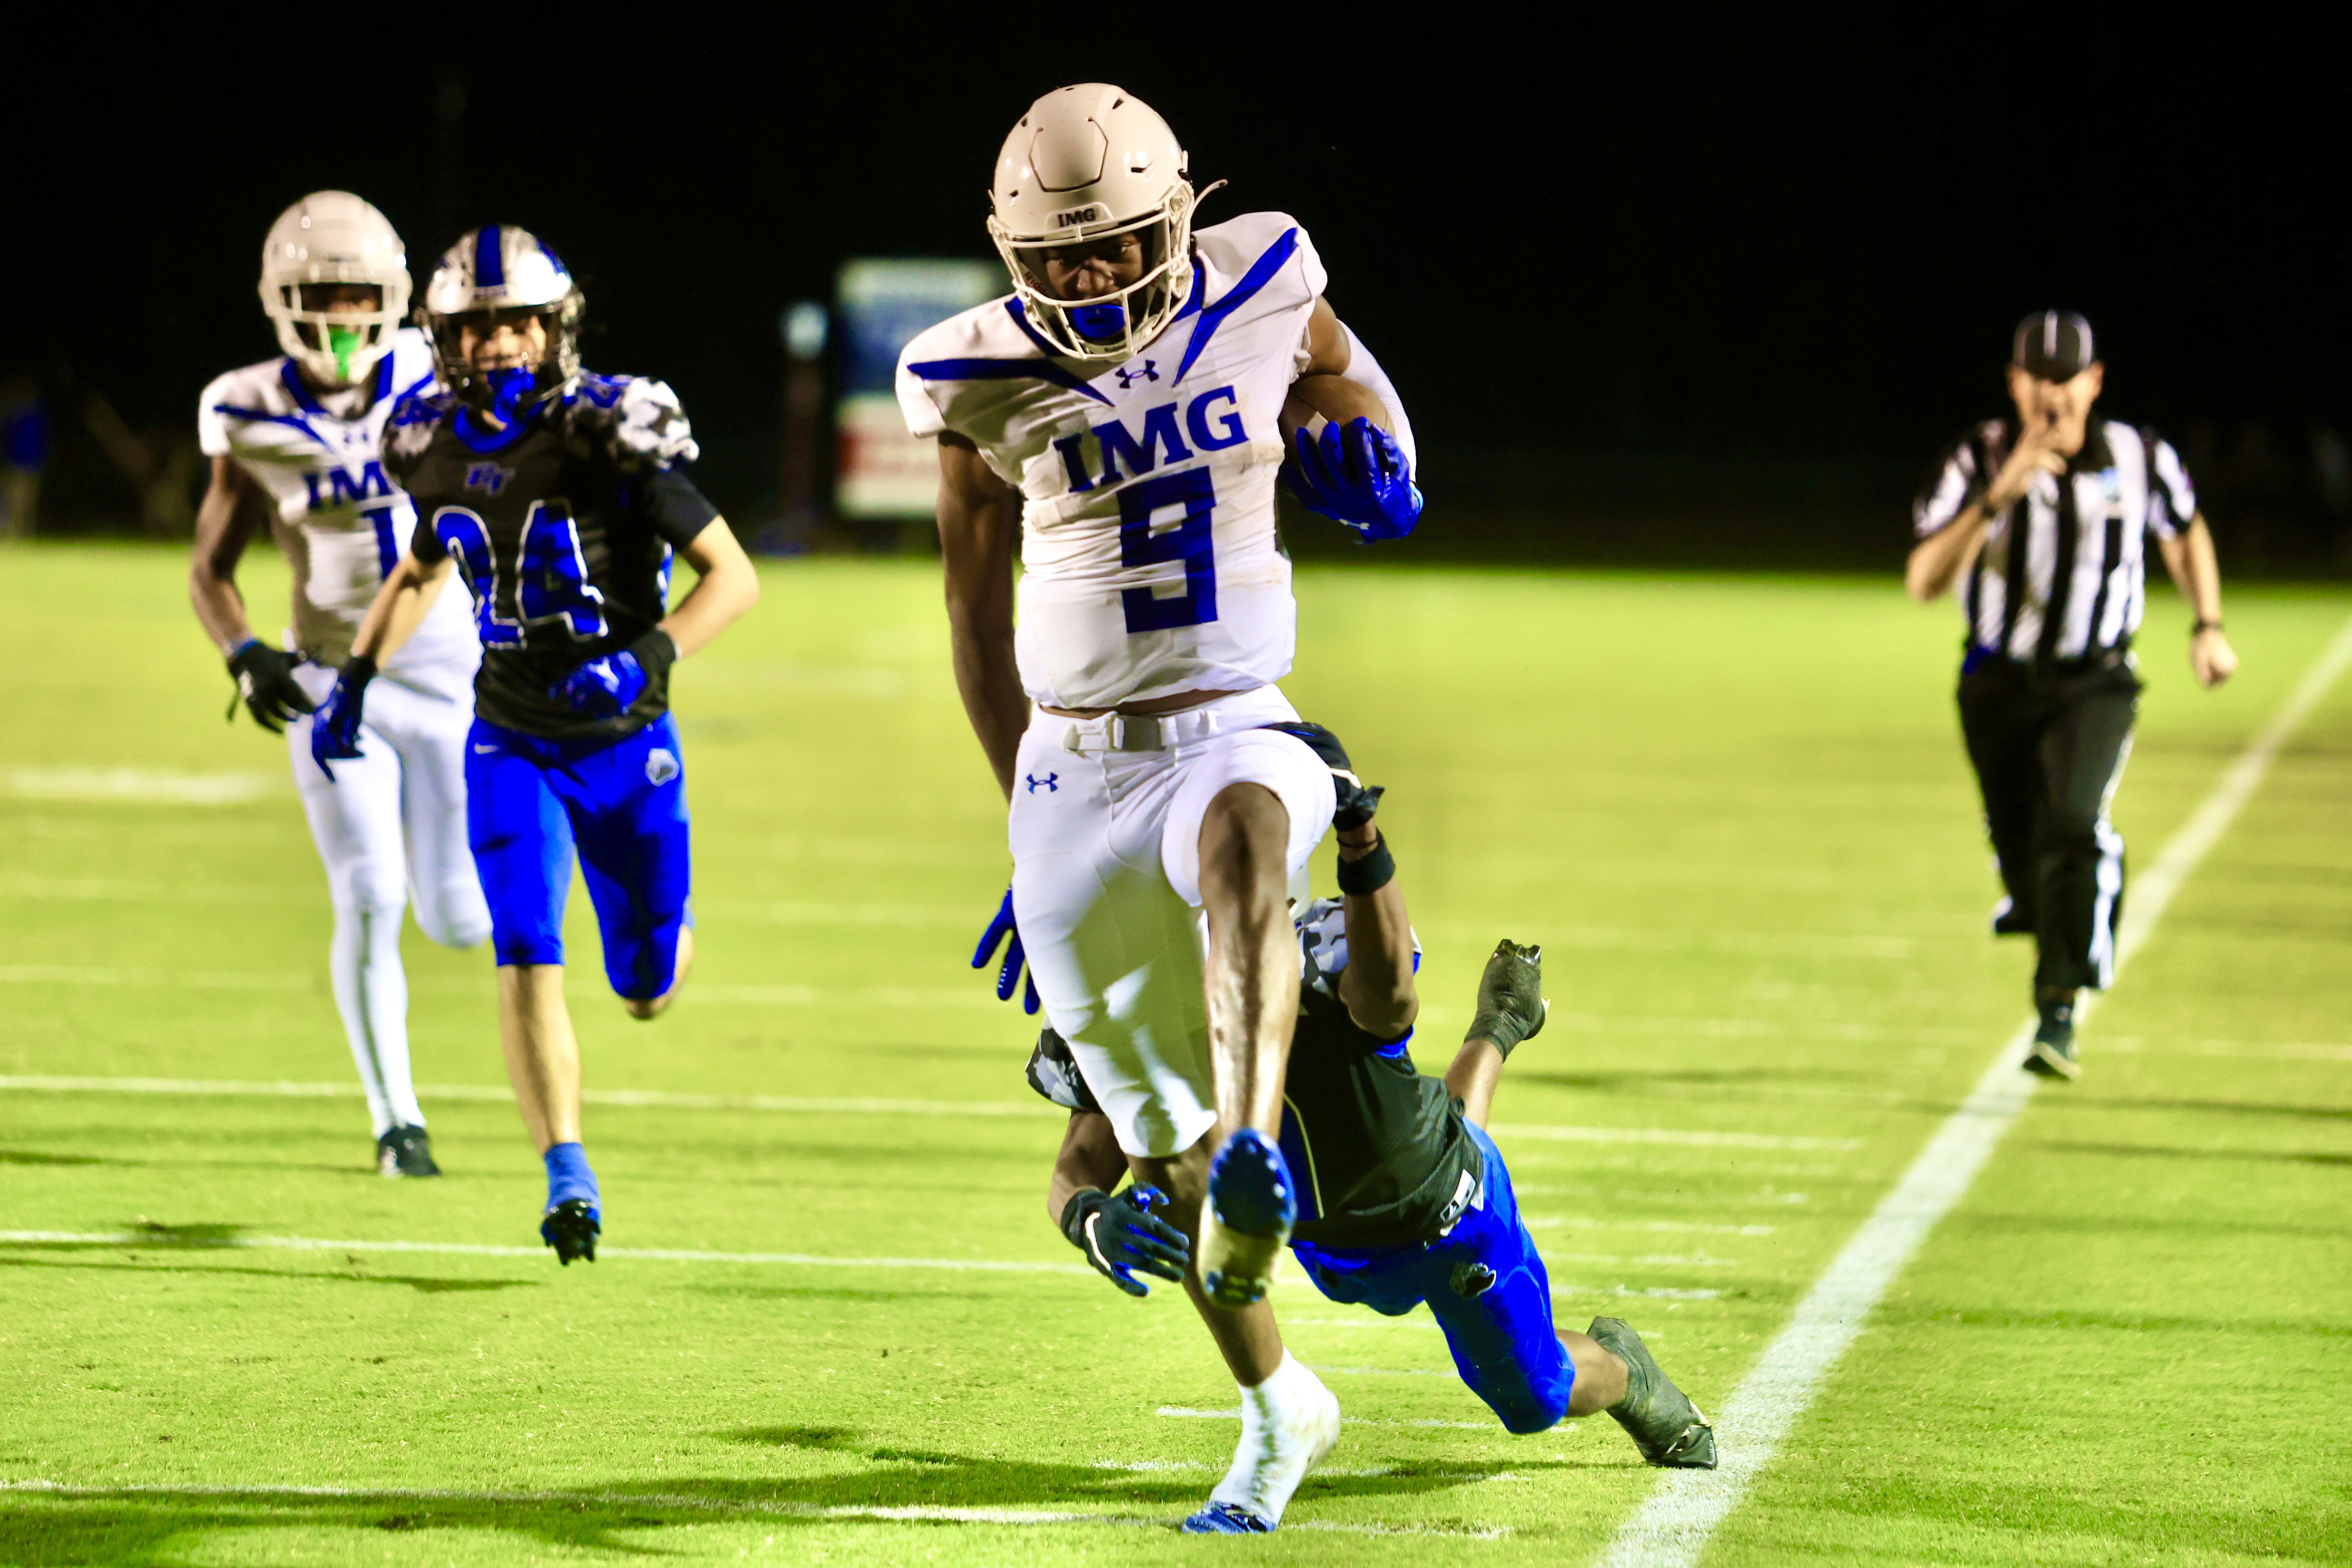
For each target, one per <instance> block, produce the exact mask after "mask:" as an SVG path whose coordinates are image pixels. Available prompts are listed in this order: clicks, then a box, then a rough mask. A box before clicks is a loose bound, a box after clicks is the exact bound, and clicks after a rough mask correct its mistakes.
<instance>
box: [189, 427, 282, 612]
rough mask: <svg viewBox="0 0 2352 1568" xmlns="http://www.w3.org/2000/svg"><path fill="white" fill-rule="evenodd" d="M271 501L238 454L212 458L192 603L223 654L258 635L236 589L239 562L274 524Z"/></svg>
mask: <svg viewBox="0 0 2352 1568" xmlns="http://www.w3.org/2000/svg"><path fill="white" fill-rule="evenodd" d="M268 507H269V502H268V498H267V497H266V496H264V495H263V494H262V493H261V487H260V486H258V485H257V484H255V483H254V482H253V481H252V480H251V479H247V477H246V472H245V470H244V469H243V468H239V467H238V466H237V462H236V458H228V457H219V458H214V459H213V472H212V479H211V480H210V482H209V483H207V484H206V485H205V499H204V500H202V501H200V502H199V503H197V506H196V543H195V549H194V552H191V554H190V556H189V560H188V601H189V603H190V604H192V605H194V606H195V611H196V619H197V620H198V621H199V622H201V623H202V624H203V626H204V628H205V635H206V636H207V637H211V638H212V639H213V646H214V647H217V648H219V649H220V650H221V655H222V657H223V658H226V657H227V656H228V655H229V654H230V653H231V652H233V651H234V650H235V649H236V646H237V645H238V644H239V643H242V642H244V641H245V640H246V639H247V638H248V637H252V636H253V626H252V625H251V623H250V622H248V621H247V619H246V614H245V595H243V594H240V593H239V592H237V586H236V568H237V563H239V562H240V561H242V560H244V559H245V547H246V546H247V544H249V543H251V542H253V540H254V538H255V537H256V536H257V535H258V534H260V533H262V532H263V531H266V530H268V526H269V510H268Z"/></svg>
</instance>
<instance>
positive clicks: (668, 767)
mask: <svg viewBox="0 0 2352 1568" xmlns="http://www.w3.org/2000/svg"><path fill="white" fill-rule="evenodd" d="M466 752H467V754H466V827H467V837H468V839H469V840H470V842H471V843H472V845H473V850H474V869H475V871H476V873H477V874H478V875H479V876H480V878H481V879H482V891H483V892H484V893H485V894H486V895H487V896H488V899H489V904H490V934H491V940H492V942H493V943H494V944H495V945H496V947H497V949H498V961H499V963H501V964H521V963H562V962H563V903H564V898H565V895H566V894H568V893H569V892H570V891H571V888H572V857H573V854H574V853H575V852H576V853H577V854H578V856H579V859H580V870H581V875H582V877H583V879H585V880H586V882H587V884H588V900H589V902H591V903H593V905H595V907H596V925H597V929H598V931H600V932H601V934H602V935H603V937H604V976H605V978H606V979H607V980H609V981H610V982H611V983H612V986H613V989H614V992H616V993H617V994H620V995H622V996H625V997H626V998H628V999H630V1000H632V1001H651V1000H652V999H653V998H655V997H656V996H659V995H661V994H664V993H666V992H667V991H668V990H669V988H670V986H671V984H672V983H673V982H674V981H675V980H676V978H677V943H678V933H679V931H683V930H684V929H685V927H686V925H687V924H688V921H689V920H690V918H691V917H690V916H689V915H688V912H687V899H688V890H689V887H690V883H691V877H690V869H691V868H690V864H689V860H688V852H687V851H688V842H687V812H686V790H685V787H684V786H683V785H682V784H679V783H678V781H679V779H680V778H681V777H682V776H683V774H684V771H685V770H684V768H683V766H682V764H681V763H679V761H678V744H677V726H676V725H674V724H673V723H671V721H670V719H669V716H668V715H667V714H664V715H663V716H662V717H661V718H659V719H656V721H654V722H652V723H651V724H648V725H646V727H645V728H644V729H643V730H640V731H637V732H636V733H635V734H634V735H631V736H628V737H627V738H626V739H624V740H619V741H607V742H563V741H548V740H542V739H541V738H540V737H538V736H536V735H525V734H521V733H520V732H518V731H512V730H506V729H501V728H499V726H498V725H495V724H491V723H488V722H487V721H483V720H480V719H477V720H475V721H474V731H473V735H472V743H471V744H469V745H468V746H467V749H466Z"/></svg>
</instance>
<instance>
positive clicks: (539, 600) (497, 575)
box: [433, 500, 609, 647]
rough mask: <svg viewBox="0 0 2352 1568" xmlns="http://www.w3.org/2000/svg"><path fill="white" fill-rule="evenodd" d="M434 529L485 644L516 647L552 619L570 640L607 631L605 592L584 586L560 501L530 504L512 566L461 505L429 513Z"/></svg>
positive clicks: (581, 560) (583, 562) (584, 572)
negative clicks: (462, 579)
mask: <svg viewBox="0 0 2352 1568" xmlns="http://www.w3.org/2000/svg"><path fill="white" fill-rule="evenodd" d="M433 532H434V536H435V537H436V538H437V539H439V540H440V542H441V547H442V548H443V549H444V550H446V551H447V552H449V554H450V556H451V557H452V558H454V559H455V560H456V561H457V564H458V565H459V566H460V567H461V568H463V569H464V571H465V574H466V583H467V586H468V587H470V588H471V589H472V590H473V593H474V618H475V621H476V623H477V624H478V626H479V628H480V631H481V637H482V646H483V647H521V646H523V645H525V644H527V643H528V642H530V635H531V629H532V628H533V627H535V626H545V625H547V624H549V623H551V622H560V623H561V624H562V627H563V630H564V632H565V633H566V635H568V636H569V637H571V638H572V640H573V641H575V642H587V641H591V640H593V639H594V638H597V637H603V636H604V635H605V633H606V631H607V630H608V629H609V628H608V626H607V624H606V622H605V619H604V594H603V592H602V591H601V590H599V589H598V588H597V586H596V585H595V584H593V583H591V582H590V581H588V560H587V556H586V555H585V553H584V552H583V551H582V550H581V548H580V530H579V527H578V525H577V524H575V523H574V522H573V521H572V509H571V508H570V507H568V506H567V505H565V504H564V503H563V502H562V501H561V500H542V501H535V502H533V503H532V505H531V509H530V516H528V517H526V518H524V519H523V524H522V537H521V539H520V541H519V542H518V543H517V545H516V547H515V559H514V560H513V561H512V562H510V563H509V562H501V561H500V560H499V552H498V551H497V549H496V548H495V547H494V546H493V545H492V543H491V542H490V534H489V530H488V528H487V527H485V526H484V524H483V522H482V520H481V518H480V517H479V516H478V515H477V514H476V513H474V512H471V511H468V510H466V509H465V508H464V507H461V506H445V507H442V508H441V509H439V510H436V512H434V514H433Z"/></svg>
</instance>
